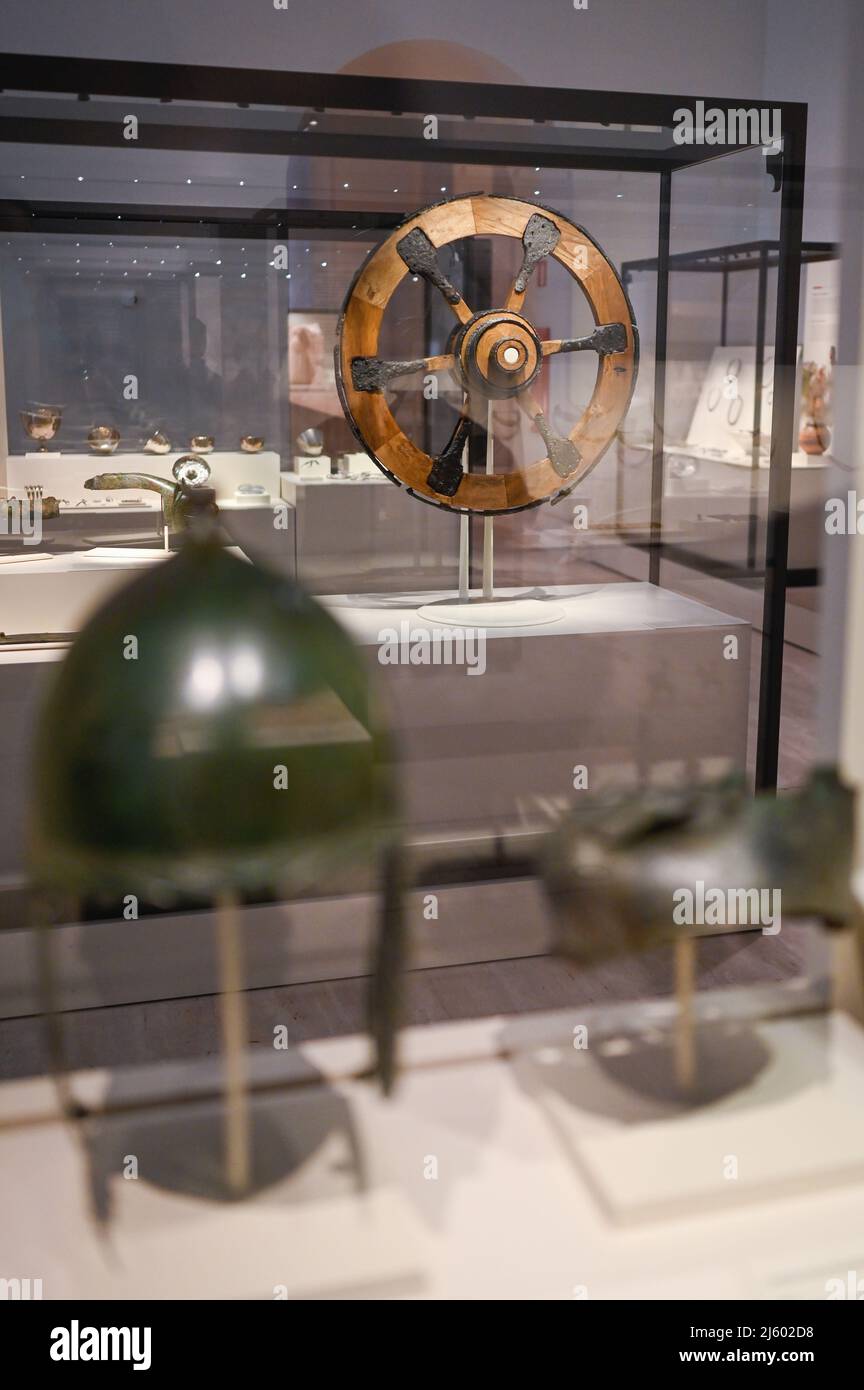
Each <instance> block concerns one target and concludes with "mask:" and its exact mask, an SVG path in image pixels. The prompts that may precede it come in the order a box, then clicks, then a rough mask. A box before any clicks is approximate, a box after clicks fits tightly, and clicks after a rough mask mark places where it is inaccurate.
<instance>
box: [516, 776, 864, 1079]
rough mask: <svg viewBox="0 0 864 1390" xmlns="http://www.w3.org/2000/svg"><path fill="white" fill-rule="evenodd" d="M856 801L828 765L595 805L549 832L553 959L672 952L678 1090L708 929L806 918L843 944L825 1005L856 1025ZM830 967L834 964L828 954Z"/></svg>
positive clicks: (861, 945)
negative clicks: (659, 949) (764, 779)
mask: <svg viewBox="0 0 864 1390" xmlns="http://www.w3.org/2000/svg"><path fill="white" fill-rule="evenodd" d="M854 800H855V798H854V794H853V792H852V791H851V790H850V789H849V788H848V787H846V786H844V784H843V783H842V782H841V781H840V779H839V778H838V776H837V773H836V772H835V771H834V769H833V768H818V769H816V770H815V771H814V772H812V773H811V775H810V778H809V780H808V781H807V782H806V783H805V785H804V786H803V787H802V788H801V790H800V791H797V792H789V793H787V794H785V795H783V796H782V797H776V796H774V795H773V794H763V795H759V796H756V797H753V796H752V795H751V793H750V792H749V791H748V789H747V787H746V785H745V782H744V778H743V777H740V778H729V779H727V780H724V781H722V782H718V783H714V784H711V785H707V786H702V787H696V788H691V789H682V790H668V791H665V790H647V791H644V792H638V793H630V794H624V795H617V796H613V797H599V796H598V797H591V798H590V799H587V800H586V801H585V802H583V803H580V805H579V806H578V807H576V808H574V809H573V810H571V811H570V812H568V814H567V815H566V816H565V817H564V819H563V821H562V822H561V824H560V825H559V826H558V827H557V828H556V829H555V830H554V831H553V832H552V833H551V835H550V837H549V839H548V843H547V848H546V851H545V855H544V858H543V865H542V877H543V880H544V883H545V887H546V891H547V894H548V896H549V900H550V903H551V905H552V909H553V913H554V920H555V926H556V930H555V935H554V939H553V943H552V947H553V950H555V951H556V952H557V953H558V954H560V955H562V956H565V957H567V958H568V959H571V960H576V961H578V962H580V963H581V964H583V965H593V964H595V963H596V962H597V961H598V960H604V959H606V958H608V957H611V956H614V955H618V954H620V953H623V952H633V951H642V950H648V949H650V948H652V947H655V946H660V945H664V944H670V943H674V944H675V951H676V976H677V987H678V998H679V1005H680V1007H681V1009H682V1012H683V1019H682V1028H681V1029H680V1030H679V1036H678V1039H677V1043H676V1050H677V1063H678V1075H679V1080H680V1082H681V1084H682V1087H684V1088H686V1087H687V1086H689V1085H691V1084H692V1083H693V1080H694V1069H695V1054H694V1050H693V1035H692V995H693V985H694V957H693V950H694V941H695V938H696V937H697V936H700V935H707V934H710V933H711V928H712V926H714V927H715V928H716V930H718V931H725V930H726V929H727V928H728V926H729V925H730V921H731V924H732V925H737V926H740V927H745V928H746V927H747V926H748V925H749V926H755V927H759V926H761V928H762V930H766V931H769V932H772V933H773V932H774V931H775V930H776V931H779V930H780V925H781V904H782V922H787V921H789V920H791V919H794V918H815V919H817V920H819V921H821V922H822V923H823V924H824V925H825V926H826V927H827V928H829V929H830V930H831V931H832V933H833V939H834V941H835V943H836V946H837V948H842V950H843V952H844V960H843V965H842V967H840V966H838V965H835V970H834V981H833V982H834V1002H835V1006H836V1007H845V1008H847V1009H849V1011H851V1012H852V1013H853V1014H855V1015H856V1016H857V1017H859V1018H864V987H862V982H864V929H862V917H861V910H860V908H859V906H858V904H857V902H856V900H855V897H854V895H853V892H852V867H853V826H854V809H855V807H854ZM837 959H838V960H839V956H838V957H837Z"/></svg>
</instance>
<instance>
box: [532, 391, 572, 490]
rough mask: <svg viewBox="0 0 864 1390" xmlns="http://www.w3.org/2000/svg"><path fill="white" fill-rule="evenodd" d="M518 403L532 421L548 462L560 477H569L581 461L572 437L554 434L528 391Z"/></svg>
mask: <svg viewBox="0 0 864 1390" xmlns="http://www.w3.org/2000/svg"><path fill="white" fill-rule="evenodd" d="M519 403H520V405H521V406H522V409H523V410H524V411H525V414H526V415H527V416H528V417H529V419H531V420H533V421H534V424H535V425H536V426H537V428H538V430H539V431H540V434H541V435H542V437H543V443H544V444H545V445H546V450H547V453H548V455H549V462H550V463H551V465H552V467H553V468H554V469H555V472H556V473H557V474H558V476H559V477H561V478H569V476H570V474H571V473H575V472H576V469H577V468H578V467H579V465H580V463H581V462H582V455H581V454H580V452H579V450H578V449H577V448H576V445H575V444H574V443H573V440H572V439H566V438H562V437H561V435H557V434H554V433H553V431H552V428H551V426H550V424H549V421H548V420H547V419H546V416H545V415H544V414H543V411H542V410H541V409H540V407H539V406H538V404H537V402H536V401H535V400H534V398H533V396H531V394H530V393H528V394H525V395H522V396H520V397H519Z"/></svg>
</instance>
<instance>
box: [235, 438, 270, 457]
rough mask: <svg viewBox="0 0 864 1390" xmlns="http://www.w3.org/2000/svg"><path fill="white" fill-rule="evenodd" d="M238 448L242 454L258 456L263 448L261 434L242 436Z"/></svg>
mask: <svg viewBox="0 0 864 1390" xmlns="http://www.w3.org/2000/svg"><path fill="white" fill-rule="evenodd" d="M240 448H241V449H242V450H243V453H244V454H258V453H260V452H261V450H262V449H263V448H264V436H263V435H261V434H244V436H243V438H242V439H241V440H240Z"/></svg>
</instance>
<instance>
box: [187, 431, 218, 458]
mask: <svg viewBox="0 0 864 1390" xmlns="http://www.w3.org/2000/svg"><path fill="white" fill-rule="evenodd" d="M215 443H216V441H215V439H214V438H213V435H212V434H193V436H192V438H191V439H190V440H189V449H190V452H191V453H193V454H209V453H212V451H213V448H214V445H215Z"/></svg>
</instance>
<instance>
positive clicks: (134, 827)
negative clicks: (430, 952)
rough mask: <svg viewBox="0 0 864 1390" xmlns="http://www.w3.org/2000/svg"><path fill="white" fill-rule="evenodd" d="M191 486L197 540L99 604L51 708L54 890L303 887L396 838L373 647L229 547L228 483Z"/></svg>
mask: <svg viewBox="0 0 864 1390" xmlns="http://www.w3.org/2000/svg"><path fill="white" fill-rule="evenodd" d="M192 493H193V494H198V497H197V506H196V505H194V501H195V499H194V496H193V506H192V507H191V514H190V530H189V532H188V533H187V539H186V541H185V543H184V545H183V547H182V549H181V550H180V551H179V552H178V553H177V554H176V555H175V556H174V557H172V558H171V559H169V560H166V561H164V562H161V563H158V564H156V565H154V566H153V567H152V568H148V570H147V572H146V573H145V574H143V575H140V576H137V577H136V578H135V579H134V580H133V581H132V582H131V583H130V584H128V585H127V586H126V587H124V588H123V589H122V590H120V591H119V592H118V593H116V594H114V595H113V596H112V597H111V598H110V599H109V600H108V601H107V602H106V603H105V604H104V605H103V606H102V607H101V608H100V609H99V610H98V611H97V612H96V613H95V615H94V616H93V617H92V618H91V619H90V621H89V622H88V623H87V624H86V626H85V627H84V628H83V629H82V631H81V632H80V633H79V635H78V637H77V638H76V640H75V641H74V642H73V644H72V647H71V649H70V651H69V653H68V655H67V657H66V659H65V660H64V662H63V663H62V665H61V666H60V668H59V671H58V673H57V676H56V678H55V680H54V682H53V685H52V688H51V690H50V692H49V695H48V697H47V700H46V702H45V705H44V707H43V710H42V713H41V720H40V726H39V731H38V735H37V739H36V748H37V755H36V769H35V798H34V809H33V824H32V857H33V869H34V874H35V878H36V881H37V883H39V884H41V885H43V886H47V887H53V888H59V889H61V890H62V891H69V892H72V893H75V894H78V895H79V896H82V895H88V894H98V895H99V896H100V897H101V898H102V899H103V900H104V899H105V897H106V895H107V896H111V895H115V894H116V895H118V896H120V897H122V895H124V894H126V893H143V894H145V895H148V896H149V897H150V898H152V899H153V900H154V901H156V902H157V903H159V902H164V903H166V904H167V903H169V902H171V901H172V899H173V900H176V897H177V896H182V895H193V896H197V897H199V898H200V897H202V896H204V897H207V898H213V897H215V896H217V895H218V894H219V893H225V892H229V893H234V894H236V895H240V896H242V895H244V894H246V895H259V896H260V895H261V894H267V893H271V892H272V893H274V894H279V893H285V894H297V893H302V892H304V891H307V890H310V889H313V888H319V889H320V887H321V885H322V883H323V884H325V885H327V886H329V885H331V884H332V883H333V882H334V880H335V879H337V878H338V876H339V875H340V874H341V873H343V872H344V870H345V869H346V868H347V867H350V866H351V865H356V864H358V863H362V862H363V861H364V860H365V861H370V860H372V859H373V858H374V857H376V856H379V855H381V854H382V853H385V852H386V850H387V846H388V845H390V844H393V843H394V842H395V792H394V780H395V779H394V774H393V768H392V764H391V760H390V756H389V747H388V741H387V739H386V736H385V734H384V731H383V727H382V725H381V723H380V722H379V718H378V715H377V713H376V711H375V709H374V708H373V703H372V698H371V694H370V688H369V679H368V672H367V667H366V664H365V662H364V660H363V657H362V654H361V653H360V652H359V650H358V649H357V648H356V647H355V646H354V645H353V643H352V642H351V641H350V639H349V638H348V636H347V635H346V633H345V632H344V631H343V630H342V628H341V627H340V626H339V625H338V624H337V623H336V622H335V621H334V620H333V619H332V618H331V617H330V615H329V614H328V613H327V612H326V611H325V610H324V609H323V608H322V607H321V605H320V604H318V603H316V602H315V601H314V600H313V599H312V598H310V597H309V596H308V595H307V594H306V593H305V592H304V591H303V589H302V588H301V587H300V586H299V585H297V584H296V583H295V582H293V581H291V580H288V579H286V578H284V577H281V576H278V575H275V574H272V573H270V572H269V571H267V570H266V569H263V568H261V567H259V566H258V565H257V564H251V563H248V562H247V561H245V560H243V559H240V558H238V557H236V556H235V555H232V554H231V553H230V552H228V551H227V550H226V549H225V548H224V547H223V546H222V544H221V543H220V539H219V536H218V530H217V528H216V523H215V521H214V518H213V512H214V510H215V509H214V507H213V494H212V492H210V491H209V490H208V489H204V488H201V489H193V490H192ZM388 922H389V923H390V925H391V928H393V914H392V913H387V912H385V913H384V914H382V928H381V930H382V931H384V930H385V929H386V928H387V924H388ZM393 929H394V930H395V928H393ZM381 946H382V943H381V942H379V946H378V957H379V959H380V958H381V956H382V950H381ZM397 954H398V953H397ZM383 955H384V957H385V958H388V959H389V958H391V956H392V953H389V952H388V950H387V949H386V948H385V950H384V952H383ZM384 993H385V995H386V994H387V993H388V992H387V991H386V990H385V991H384Z"/></svg>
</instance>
